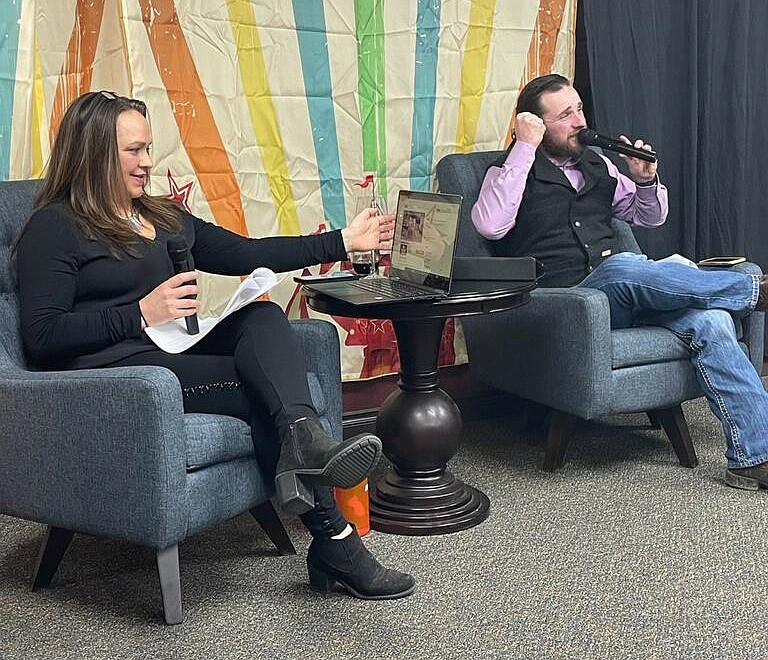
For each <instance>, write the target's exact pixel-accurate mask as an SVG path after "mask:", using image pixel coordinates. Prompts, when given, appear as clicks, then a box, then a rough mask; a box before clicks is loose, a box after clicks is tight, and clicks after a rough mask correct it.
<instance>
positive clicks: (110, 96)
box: [93, 89, 147, 116]
mask: <svg viewBox="0 0 768 660" xmlns="http://www.w3.org/2000/svg"><path fill="white" fill-rule="evenodd" d="M97 95H100V96H101V97H103V98H105V99H107V100H108V101H116V100H118V99H120V100H122V101H127V103H128V105H129V106H130V107H131V108H133V109H134V110H138V111H139V112H140V113H141V114H142V115H145V116H146V114H147V105H146V104H145V103H144V101H139V99H131V98H128V97H127V96H120V95H119V94H115V93H114V92H109V91H107V90H105V89H102V90H100V91H99V92H97V94H95V95H94V97H93V98H94V99H95V98H97Z"/></svg>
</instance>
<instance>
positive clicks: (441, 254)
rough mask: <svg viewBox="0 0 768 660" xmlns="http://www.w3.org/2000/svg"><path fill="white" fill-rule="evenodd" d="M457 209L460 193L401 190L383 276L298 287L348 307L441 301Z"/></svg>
mask: <svg viewBox="0 0 768 660" xmlns="http://www.w3.org/2000/svg"><path fill="white" fill-rule="evenodd" d="M460 210H461V196H460V195H446V194H443V193H428V192H419V191H415V190H401V191H400V194H399V195H398V198H397V212H396V214H395V234H394V237H393V242H392V265H391V266H390V269H389V273H388V274H387V275H385V276H381V277H366V278H362V279H359V280H353V281H347V282H333V281H331V282H318V283H315V282H313V283H311V284H305V285H304V286H305V287H306V288H308V289H311V290H313V291H317V292H318V293H322V294H323V295H325V296H331V297H334V298H338V299H340V300H344V301H346V302H349V303H352V304H353V305H377V304H384V303H391V302H393V301H406V300H430V299H438V298H445V297H446V296H447V295H448V294H449V292H450V288H451V274H452V272H453V263H454V252H455V249H456V233H457V230H458V226H459V211H460Z"/></svg>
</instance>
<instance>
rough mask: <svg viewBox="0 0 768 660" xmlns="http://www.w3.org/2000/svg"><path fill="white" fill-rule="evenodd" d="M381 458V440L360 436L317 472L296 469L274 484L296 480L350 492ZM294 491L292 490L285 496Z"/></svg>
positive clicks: (369, 435)
mask: <svg viewBox="0 0 768 660" xmlns="http://www.w3.org/2000/svg"><path fill="white" fill-rule="evenodd" d="M379 458H381V440H379V439H378V438H377V437H376V436H375V435H371V434H368V433H363V434H360V435H357V436H355V437H354V438H350V439H349V440H347V441H346V442H343V443H342V444H341V445H340V449H339V451H337V452H336V453H335V454H334V455H333V456H332V457H331V459H330V460H329V461H328V462H327V463H326V464H325V465H324V466H323V467H321V468H312V469H310V468H297V469H296V470H289V471H287V472H282V473H280V474H278V475H277V476H276V477H275V482H276V483H277V482H282V481H286V480H288V481H290V480H292V478H293V477H300V478H302V479H307V480H308V481H312V482H315V483H320V484H322V485H324V486H338V487H339V488H352V486H356V485H357V484H359V483H360V482H361V481H362V480H363V479H365V477H367V476H368V474H369V473H370V472H371V470H373V468H374V467H376V463H378V462H379ZM293 490H295V489H294V488H293V487H291V488H289V489H288V492H291V491H293Z"/></svg>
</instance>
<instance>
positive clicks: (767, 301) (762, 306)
mask: <svg viewBox="0 0 768 660" xmlns="http://www.w3.org/2000/svg"><path fill="white" fill-rule="evenodd" d="M766 310H768V275H761V276H760V293H758V294H757V305H755V311H756V312H764V311H766Z"/></svg>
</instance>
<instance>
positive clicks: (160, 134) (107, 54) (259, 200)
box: [0, 0, 576, 380]
mask: <svg viewBox="0 0 768 660" xmlns="http://www.w3.org/2000/svg"><path fill="white" fill-rule="evenodd" d="M575 17H576V0H540V1H539V2H537V1H535V0H519V1H515V2H509V1H505V2H502V1H501V0H416V1H410V0H389V2H384V0H325V1H323V0H293V1H290V0H270V2H265V1H263V0H216V1H214V0H8V2H6V3H3V8H0V23H2V27H3V29H4V33H5V34H6V35H7V36H6V39H5V41H4V42H3V46H2V47H3V51H4V52H3V58H2V61H1V62H0V66H2V67H3V68H4V69H5V70H4V71H3V72H2V73H3V75H2V76H0V178H3V179H7V178H13V179H19V178H29V177H39V176H41V175H42V173H43V170H44V164H45V161H46V158H47V156H48V152H49V148H50V139H51V136H52V135H53V134H55V130H56V126H57V125H58V122H59V120H60V118H61V115H62V113H63V111H64V109H65V108H66V106H67V104H68V103H69V102H71V101H72V100H73V99H74V98H76V97H77V96H78V95H79V94H82V93H83V92H86V91H89V90H91V89H110V90H113V91H116V92H118V93H120V94H124V95H128V96H133V97H137V98H141V99H142V100H144V101H145V102H146V103H147V105H148V107H149V113H150V121H151V125H152V132H153V139H154V146H153V157H154V159H155V166H154V170H153V174H152V181H151V186H152V192H153V193H155V194H167V195H172V196H173V197H175V198H176V199H178V200H179V201H180V202H181V203H183V204H184V205H185V206H186V207H187V208H188V209H190V210H191V211H192V212H193V213H195V214H196V215H199V216H200V217H203V218H205V219H206V220H209V221H211V222H215V223H217V224H219V225H222V226H225V227H228V228H230V229H232V230H234V231H237V232H240V233H242V234H244V235H249V236H264V235H271V234H297V233H311V232H317V231H324V230H330V229H338V228H340V227H343V226H344V224H345V222H346V218H347V217H351V215H353V214H354V211H355V202H356V199H357V198H358V197H359V196H360V192H361V189H360V188H359V187H357V186H356V185H355V184H356V183H359V182H361V181H362V180H363V179H364V176H365V175H366V174H369V173H370V174H373V175H374V176H375V178H376V185H377V190H378V191H379V193H380V194H381V195H382V196H383V197H384V199H385V200H386V201H387V203H388V205H389V206H390V208H392V207H394V205H395V202H396V199H397V191H398V190H400V189H420V190H429V189H432V188H433V187H434V184H433V173H434V165H435V164H436V163H437V161H438V160H439V159H440V158H441V157H442V156H443V155H445V154H448V153H452V152H456V151H473V150H484V149H496V148H501V147H503V146H504V144H505V143H506V141H507V139H508V137H507V136H508V131H509V127H510V121H511V114H512V109H513V107H514V103H515V100H516V95H517V90H518V89H519V87H520V86H521V84H524V83H525V82H527V80H529V79H531V78H533V77H535V76H537V75H540V74H541V73H548V72H550V71H557V72H560V73H563V74H564V75H567V76H571V75H572V73H573V52H574V31H575ZM340 267H343V264H339V263H336V264H323V265H322V266H319V267H313V268H312V269H310V270H311V271H312V272H319V271H321V270H322V271H323V272H326V271H329V270H332V269H338V268H340ZM236 285H237V281H233V280H232V278H220V277H213V276H206V277H204V278H203V294H202V296H203V299H204V300H205V304H206V309H207V310H208V311H209V312H218V311H220V310H221V308H222V307H223V305H224V304H225V303H226V300H227V299H228V297H229V295H230V294H231V292H232V291H233V290H234V288H235V286H236ZM271 297H272V299H274V300H276V301H277V302H279V303H281V304H282V305H283V306H284V308H285V309H286V311H287V313H288V314H289V316H291V317H300V316H307V315H311V316H315V313H314V312H311V311H310V310H308V309H307V307H306V305H305V304H304V303H303V301H302V299H301V296H300V295H299V292H298V289H297V288H296V286H295V285H294V283H293V281H292V277H287V278H285V280H283V282H282V284H281V285H279V286H278V287H277V289H275V290H274V291H273V293H272V294H271ZM331 320H332V321H333V322H334V323H336V325H337V327H338V329H339V337H340V342H341V345H342V371H343V377H344V379H345V380H351V379H360V378H369V377H373V376H377V375H382V374H387V373H393V372H396V371H397V370H398V366H399V365H398V359H397V350H396V345H395V339H394V332H393V330H392V326H391V323H389V322H388V321H367V320H362V319H343V318H333V319H331ZM465 361H466V351H465V348H464V343H463V339H462V336H461V332H460V326H459V325H458V324H454V322H453V321H449V322H448V323H447V325H446V332H445V336H444V339H443V343H442V346H441V364H443V365H447V364H456V363H461V362H465Z"/></svg>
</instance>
